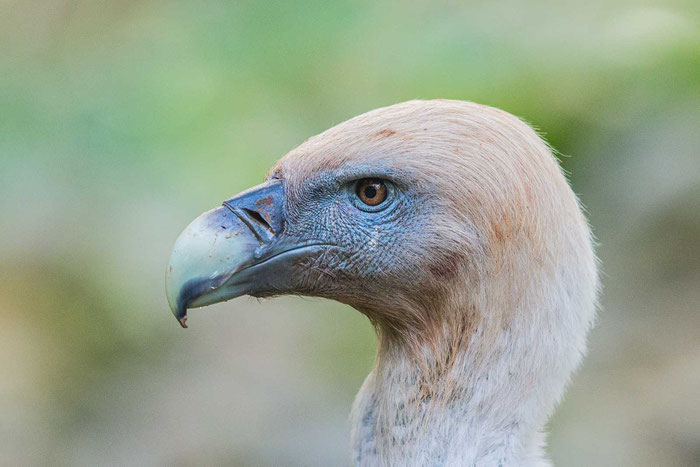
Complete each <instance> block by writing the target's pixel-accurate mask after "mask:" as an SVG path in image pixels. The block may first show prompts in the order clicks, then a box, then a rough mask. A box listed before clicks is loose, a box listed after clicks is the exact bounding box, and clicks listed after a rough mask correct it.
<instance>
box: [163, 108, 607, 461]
mask: <svg viewBox="0 0 700 467" xmlns="http://www.w3.org/2000/svg"><path fill="white" fill-rule="evenodd" d="M166 286H167V295H168V300H169V303H170V306H171V308H172V310H173V312H174V313H175V315H176V317H177V318H178V319H179V320H180V322H181V323H182V325H183V326H186V324H185V322H186V317H187V310H188V309H190V308H197V307H201V306H205V305H208V304H212V303H216V302H220V301H224V300H228V299H231V298H234V297H238V296H241V295H252V296H255V297H268V296H274V295H282V294H294V295H307V296H318V297H326V298H330V299H334V300H337V301H339V302H342V303H346V304H348V305H350V306H352V307H354V308H355V309H357V310H358V311H360V312H362V313H363V314H365V315H366V316H367V317H368V318H369V319H370V320H371V321H372V323H374V325H375V327H376V329H377V334H378V338H379V347H378V353H377V360H376V363H375V367H374V369H373V370H372V372H371V373H370V375H369V376H368V378H367V380H366V381H365V383H364V385H363V387H362V389H361V390H360V393H359V394H358V396H357V398H356V401H355V404H354V407H353V424H354V428H353V455H354V461H355V462H356V463H357V464H363V465H376V464H381V465H426V464H430V465H438V464H439V465H455V464H457V465H463V464H469V465H471V464H477V465H482V464H483V465H491V464H492V463H493V465H530V464H532V465H541V464H542V463H543V462H545V461H544V456H543V454H542V452H541V446H542V444H543V435H542V434H541V433H542V429H543V426H544V424H545V423H546V421H547V419H548V417H549V416H550V414H551V413H552V411H553V409H554V407H555V405H556V403H557V402H558V400H559V399H560V397H561V395H562V392H563V390H564V387H565V385H566V383H567V381H568V379H569V377H570V374H571V373H572V371H573V370H574V369H575V368H576V366H577V365H578V363H579V361H580V360H581V357H582V355H583V353H584V351H585V340H586V335H587V332H588V330H589V328H590V327H591V324H592V321H593V317H594V309H595V303H596V294H597V288H598V281H597V273H596V260H595V256H594V253H593V248H592V241H591V234H590V231H589V228H588V225H587V222H586V220H585V218H584V216H583V214H582V212H581V208H580V206H579V204H578V202H577V199H576V197H575V195H574V193H573V192H572V191H571V189H570V188H569V186H568V184H567V182H566V179H565V177H564V176H563V175H562V171H561V170H560V168H559V166H558V164H557V161H556V159H555V158H554V157H553V155H552V151H551V150H550V148H549V147H548V146H547V144H546V143H544V142H543V141H542V139H540V138H539V137H538V135H537V134H536V133H535V132H534V131H533V130H532V129H531V128H530V127H529V126H528V125H526V124H525V123H523V122H522V121H520V120H518V119H517V118H515V117H513V116H512V115H510V114H508V113H506V112H503V111H500V110H497V109H494V108H491V107H486V106H483V105H478V104H474V103H469V102H461V101H448V100H435V101H410V102H405V103H402V104H397V105H394V106H391V107H386V108H382V109H377V110H373V111H371V112H368V113H366V114H363V115H360V116H358V117H355V118H353V119H350V120H348V121H346V122H344V123H341V124H339V125H337V126H335V127H333V128H331V129H329V130H327V131H325V132H324V133H321V134H320V135H317V136H315V137H312V138H310V139H308V140H307V141H305V142H304V143H303V144H301V145H300V146H299V147H297V148H296V149H294V150H292V151H291V152H289V153H288V154H287V155H285V156H284V157H283V158H282V159H281V160H280V161H279V162H278V163H277V164H276V165H275V167H273V168H272V169H271V171H270V173H269V175H268V177H267V178H266V180H265V182H264V183H262V184H261V185H258V186H256V187H253V188H251V189H249V190H247V191H244V192H242V193H240V194H238V195H236V196H234V197H233V198H231V199H229V200H228V201H225V202H224V203H223V206H220V207H218V208H216V209H214V210H212V211H209V212H206V213H204V214H202V215H201V216H200V217H199V218H197V219H196V220H195V221H194V222H193V223H192V224H190V226H189V227H187V229H186V230H185V231H184V232H183V233H182V234H181V236H180V238H179V239H178V240H177V242H176V244H175V246H174V250H173V253H172V257H171V260H170V265H169V267H168V272H167V278H166Z"/></svg>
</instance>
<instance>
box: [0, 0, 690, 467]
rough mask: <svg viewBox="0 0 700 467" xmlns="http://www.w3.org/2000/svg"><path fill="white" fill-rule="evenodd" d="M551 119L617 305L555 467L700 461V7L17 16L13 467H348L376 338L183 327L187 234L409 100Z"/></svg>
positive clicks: (8, 83) (316, 7)
mask: <svg viewBox="0 0 700 467" xmlns="http://www.w3.org/2000/svg"><path fill="white" fill-rule="evenodd" d="M435 97H444V98H453V99H466V100H474V101H477V102H480V103H484V104H489V105H493V106H497V107H500V108H502V109H505V110H507V111H509V112H511V113H513V114H515V115H518V116H520V117H522V118H523V119H525V120H526V121H528V122H530V123H532V124H533V125H535V126H536V127H537V128H539V129H540V130H541V131H542V132H543V134H544V135H546V138H547V139H548V140H549V142H551V143H552V144H553V145H554V146H555V147H556V148H557V149H558V150H559V151H561V153H562V157H561V163H562V165H563V166H564V168H565V169H566V170H567V171H568V172H570V178H571V183H572V185H573V187H574V189H575V191H576V192H577V193H578V194H579V195H580V197H581V199H582V201H583V202H584V203H585V205H586V206H587V209H588V213H589V216H590V219H591V222H592V224H593V226H594V230H595V233H596V236H597V238H598V240H599V242H600V246H599V248H598V252H599V256H600V258H601V260H602V264H603V269H604V277H603V282H604V285H605V292H604V296H603V300H602V303H603V310H602V312H601V313H600V317H599V320H598V327H597V328H596V329H595V331H594V332H593V333H592V335H591V339H590V349H591V351H590V355H589V357H588V358H587V360H586V361H585V364H584V365H583V367H582V369H581V371H580V372H579V373H578V374H577V376H576V377H575V379H574V381H573V385H572V387H571V390H570V391H569V392H568V394H567V397H566V400H565V401H564V402H563V404H562V405H561V407H560V409H559V410H558V412H557V414H556V416H555V417H554V418H553V420H552V422H551V436H550V452H551V456H552V458H553V460H554V461H555V463H557V464H558V465H567V466H590V465H600V466H603V465H615V466H644V465H649V466H658V465H674V466H675V465H688V466H690V465H699V464H700V313H699V311H700V310H699V308H700V307H699V305H698V304H699V303H700V3H698V2H697V0H670V1H666V2H647V1H624V0H623V1H603V0H592V1H589V2H536V1H535V2H520V1H514V0H505V1H499V2H470V3H468V4H459V3H458V2H454V3H448V4H442V3H440V2H437V3H436V2H432V1H418V2H410V3H405V4H399V3H387V4H381V3H376V2H342V1H341V2H317V3H314V2H306V1H297V2H272V3H268V2H257V1H250V2H225V1H216V0H212V1H207V2H185V1H170V2H168V1H158V0H128V1H126V0H125V1H78V0H74V1H69V0H63V1H59V0H43V1H27V0H1V1H0V284H2V285H0V316H1V322H2V326H0V372H1V373H0V453H1V454H0V463H1V464H3V465H42V464H44V465H46V464H49V465H71V466H72V465H199V464H210V465H211V464H219V465H221V464H223V465H241V466H245V465H347V464H348V463H349V447H348V446H349V425H348V421H347V414H348V412H349V409H350V405H351V401H352V399H353V396H354V394H355V392H356V391H357V390H358V388H359V386H360V384H361V383H362V381H363V379H364V376H365V375H366V374H367V372H368V371H369V369H370V368H371V366H372V361H373V357H374V344H375V337H374V334H373V330H372V328H371V326H370V325H369V323H368V322H367V321H366V320H365V319H364V318H363V317H362V316H361V315H360V314H359V313H356V312H354V311H353V310H351V309H349V308H347V307H344V306H341V305H338V304H336V303H333V302H329V301H323V300H311V299H299V298H281V299H276V300H272V301H262V302H257V301H255V300H253V299H248V298H240V299H236V300H234V301H232V302H229V303H226V304H221V305H217V306H214V307H212V308H210V309H207V310H206V311H202V312H197V313H195V314H194V315H193V316H192V317H191V320H190V322H191V326H190V329H189V330H188V331H183V330H181V329H180V328H179V326H178V325H177V323H176V321H175V320H174V319H173V317H172V315H171V314H170V311H169V309H168V306H167V303H166V300H165V295H164V269H165V265H166V263H167V260H168V256H169V253H170V248H171V246H172V243H173V242H174V240H175V238H176V237H177V235H178V234H179V232H180V231H181V229H182V228H183V227H184V226H185V225H186V224H187V223H188V222H189V221H190V220H191V219H193V218H194V217H195V216H196V215H198V214H199V213H200V212H202V211H204V210H205V209H209V208H211V207H214V206H216V205H218V204H219V203H220V202H221V201H222V200H224V199H226V198H227V197H228V196H229V195H232V194H234V193H236V192H238V191H240V190H242V189H244V188H246V187H248V186H250V185H251V184H255V183H259V182H260V181H261V180H262V179H263V177H264V176H265V173H266V171H267V169H268V167H269V166H270V165H271V164H272V163H273V162H274V161H275V160H276V159H278V158H279V157H280V156H282V155H283V154H284V153H285V152H287V151H288V150H290V149H291V148H293V147H294V146H296V145H297V144H299V143H300V142H302V141H303V140H304V139H306V138H307V137H308V136H310V135H313V134H316V133H319V132H321V131H322V130H324V129H326V128H327V127H329V126H331V125H333V124H335V123H338V122H341V121H343V120H345V119H347V118H349V117H351V116H354V115H356V114H358V113H362V112H365V111H367V110H370V109H373V108H376V107H380V106H385V105H390V104H393V103H396V102H400V101H403V100H408V99H412V98H435Z"/></svg>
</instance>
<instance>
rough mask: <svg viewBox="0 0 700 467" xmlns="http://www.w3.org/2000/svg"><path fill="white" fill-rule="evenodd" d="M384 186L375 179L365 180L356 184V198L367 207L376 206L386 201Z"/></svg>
mask: <svg viewBox="0 0 700 467" xmlns="http://www.w3.org/2000/svg"><path fill="white" fill-rule="evenodd" d="M386 195H387V191H386V185H385V184H384V182H383V181H381V180H378V179H376V178H367V179H364V180H360V181H359V182H358V183H357V196H358V198H360V200H361V201H362V202H363V203H365V204H366V205H368V206H377V205H378V204H381V203H382V202H384V200H385V199H386Z"/></svg>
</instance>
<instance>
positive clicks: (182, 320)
mask: <svg viewBox="0 0 700 467" xmlns="http://www.w3.org/2000/svg"><path fill="white" fill-rule="evenodd" d="M177 320H178V322H179V323H180V326H182V328H183V329H187V315H185V316H183V317H181V318H178V319H177Z"/></svg>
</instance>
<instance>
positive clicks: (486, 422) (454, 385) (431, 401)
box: [352, 313, 565, 466]
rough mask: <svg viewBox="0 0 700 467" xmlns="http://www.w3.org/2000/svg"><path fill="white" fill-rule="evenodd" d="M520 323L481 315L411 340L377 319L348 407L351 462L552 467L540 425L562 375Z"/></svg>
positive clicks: (553, 401)
mask: <svg viewBox="0 0 700 467" xmlns="http://www.w3.org/2000/svg"><path fill="white" fill-rule="evenodd" d="M482 316H484V315H482ZM486 316H488V315H486ZM500 316H501V317H502V316H503V314H502V313H501V314H500ZM517 321H518V320H517V319H513V320H512V321H511V322H510V324H509V325H507V326H503V325H502V324H501V325H498V326H497V327H494V325H495V324H496V323H495V322H493V323H489V322H488V318H487V319H481V320H480V323H479V324H477V325H476V326H474V328H473V329H464V327H460V326H454V327H451V328H450V327H446V328H448V329H451V330H452V331H454V332H459V333H461V334H462V335H450V332H449V331H447V332H445V333H443V335H442V337H441V338H439V339H437V340H433V341H431V342H430V343H428V342H423V343H418V344H415V343H414V344H411V345H409V344H407V343H406V341H405V340H401V339H396V338H393V337H389V336H387V335H386V334H385V333H383V332H382V329H381V326H380V329H379V333H378V334H379V346H378V353H377V360H376V364H375V367H374V369H373V370H372V372H371V373H370V375H369V376H368V377H367V379H366V381H365V383H364V384H363V386H362V389H361V390H360V392H359V393H358V395H357V398H356V400H355V403H354V406H353V413H352V422H353V440H352V445H353V449H354V453H353V456H354V461H355V462H356V464H357V465H499V466H506V465H518V466H529V465H533V466H534V465H537V466H543V465H549V464H548V462H547V461H546V458H545V456H544V454H543V448H542V446H543V445H544V435H543V434H542V431H541V430H542V428H543V426H544V424H545V423H546V421H547V418H548V415H549V414H550V413H551V411H552V410H553V408H554V405H555V402H556V400H557V399H558V397H559V395H560V394H561V390H562V389H561V388H560V389H552V388H557V387H559V386H561V387H563V385H564V382H563V381H564V380H565V378H564V380H562V382H561V384H559V383H558V381H559V379H558V378H554V379H552V377H550V374H552V371H551V370H550V369H547V368H546V366H547V365H553V366H557V365H556V363H555V362H554V361H553V359H552V358H548V357H547V356H542V355H541V354H540V355H538V354H537V351H536V350H537V349H533V348H531V347H532V342H533V339H536V338H537V337H536V332H533V329H531V328H532V326H529V327H528V326H525V331H522V332H521V331H520V329H523V328H522V327H521V326H522V325H523V324H525V323H518V322H517ZM501 323H502V321H501ZM467 327H468V326H467ZM539 351H540V352H542V349H539ZM559 370H560V369H556V370H555V371H554V373H557V372H560V371H559Z"/></svg>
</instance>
